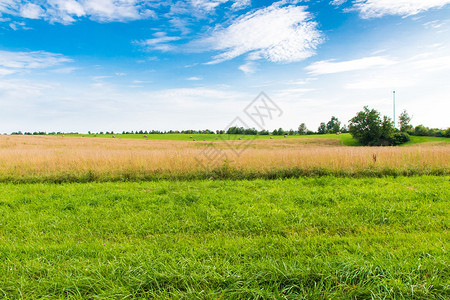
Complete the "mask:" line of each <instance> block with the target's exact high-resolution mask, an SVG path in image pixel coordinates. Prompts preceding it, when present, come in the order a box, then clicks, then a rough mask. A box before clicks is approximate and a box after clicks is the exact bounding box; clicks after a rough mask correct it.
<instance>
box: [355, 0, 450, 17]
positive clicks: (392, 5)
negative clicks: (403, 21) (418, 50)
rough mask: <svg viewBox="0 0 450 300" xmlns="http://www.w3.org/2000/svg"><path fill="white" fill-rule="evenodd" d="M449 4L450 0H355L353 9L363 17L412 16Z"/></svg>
mask: <svg viewBox="0 0 450 300" xmlns="http://www.w3.org/2000/svg"><path fill="white" fill-rule="evenodd" d="M447 4H450V0H395V1H391V0H355V1H354V5H353V8H352V10H357V11H358V12H359V13H360V15H361V17H363V18H376V17H382V16H384V15H400V16H411V15H415V14H418V13H421V12H423V11H426V10H429V9H432V8H442V7H444V6H445V5H447Z"/></svg>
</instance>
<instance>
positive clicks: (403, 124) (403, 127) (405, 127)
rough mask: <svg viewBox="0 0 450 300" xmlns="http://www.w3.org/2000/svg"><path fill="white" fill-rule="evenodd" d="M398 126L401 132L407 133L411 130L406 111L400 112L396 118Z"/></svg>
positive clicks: (409, 118)
mask: <svg viewBox="0 0 450 300" xmlns="http://www.w3.org/2000/svg"><path fill="white" fill-rule="evenodd" d="M398 120H399V122H398V123H399V124H400V131H401V132H408V131H410V130H412V129H413V127H412V125H411V124H410V123H409V122H411V117H410V116H409V115H408V113H407V112H406V110H404V111H402V113H401V114H400V116H399V117H398Z"/></svg>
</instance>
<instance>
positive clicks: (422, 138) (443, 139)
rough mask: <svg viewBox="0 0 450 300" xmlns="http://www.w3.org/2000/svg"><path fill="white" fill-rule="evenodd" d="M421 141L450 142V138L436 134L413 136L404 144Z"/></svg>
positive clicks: (419, 142)
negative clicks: (436, 135)
mask: <svg viewBox="0 0 450 300" xmlns="http://www.w3.org/2000/svg"><path fill="white" fill-rule="evenodd" d="M421 143H450V138H446V137H434V136H411V140H410V141H409V142H407V143H405V144H403V145H404V146H407V145H414V144H421Z"/></svg>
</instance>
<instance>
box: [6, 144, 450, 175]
mask: <svg viewBox="0 0 450 300" xmlns="http://www.w3.org/2000/svg"><path fill="white" fill-rule="evenodd" d="M446 174H450V144H448V143H438V144H435V143H425V144H417V145H411V146H407V147H348V146H344V145H342V144H341V143H340V141H339V140H338V139H312V138H296V139H294V138H292V139H275V140H270V139H266V140H253V141H249V140H241V141H240V140H233V141H231V140H228V141H212V142H208V141H207V142H203V141H201V142H198V141H195V142H194V141H158V140H142V139H140V140H138V139H117V138H116V139H101V138H80V137H79V138H77V137H49V136H0V181H1V182H16V183H30V182H91V181H130V180H134V181H139V180H160V179H183V180H186V179H188V180H193V179H209V178H214V179H254V178H266V179H274V178H288V177H299V176H316V175H337V176H355V177H358V176H386V175H392V176H401V175H446Z"/></svg>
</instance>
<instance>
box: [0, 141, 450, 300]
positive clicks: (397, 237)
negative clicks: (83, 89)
mask: <svg viewBox="0 0 450 300" xmlns="http://www.w3.org/2000/svg"><path fill="white" fill-rule="evenodd" d="M168 136H171V135H168ZM183 138H187V139H188V140H180V138H179V137H176V139H174V140H152V139H145V138H144V137H139V138H119V137H118V136H116V138H112V137H104V138H99V137H98V138H90V137H87V136H85V137H81V136H77V137H70V136H64V137H62V136H0V261H1V264H0V297H3V298H5V299H44V298H45V299H67V298H68V299H142V298H151V299H155V298H156V299H180V298H181V299H386V298H389V299H391V298H392V299H448V298H449V297H450V267H449V266H450V259H449V255H448V248H449V246H450V235H449V233H448V230H449V227H450V221H449V220H450V208H449V207H450V144H449V143H448V139H438V138H436V139H431V140H430V139H416V140H413V141H412V143H411V144H410V145H406V146H403V147H351V146H348V144H352V143H353V144H354V141H352V139H351V137H350V136H348V135H342V136H336V135H333V136H330V137H329V138H318V137H317V136H312V137H299V138H292V137H288V138H283V137H277V138H274V139H273V140H271V139H269V138H268V137H265V138H264V139H263V138H258V139H251V137H249V136H245V137H239V136H234V137H230V136H229V137H226V138H225V137H224V138H222V139H218V140H216V138H217V136H214V135H211V136H208V137H205V138H204V139H205V141H203V140H202V141H198V140H196V141H193V140H192V139H190V137H189V136H183ZM239 138H241V140H239ZM197 139H198V137H197Z"/></svg>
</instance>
